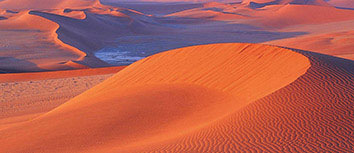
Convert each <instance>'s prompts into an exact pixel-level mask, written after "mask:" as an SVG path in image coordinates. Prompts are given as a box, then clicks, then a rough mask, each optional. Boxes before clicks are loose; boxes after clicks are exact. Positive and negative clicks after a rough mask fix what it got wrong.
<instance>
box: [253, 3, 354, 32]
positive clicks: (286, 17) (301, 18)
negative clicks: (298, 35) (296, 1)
mask: <svg viewBox="0 0 354 153" xmlns="http://www.w3.org/2000/svg"><path fill="white" fill-rule="evenodd" d="M274 8H275V9H276V10H275V11H274V10H272V9H274ZM267 9H269V10H265V11H262V12H261V13H259V14H258V15H259V16H262V19H259V20H256V21H255V24H259V23H260V24H262V26H265V27H269V28H283V27H287V26H294V25H302V24H323V23H331V22H339V21H348V20H353V19H354V13H353V11H351V10H343V9H336V8H334V7H323V6H313V5H284V6H274V7H269V8H267ZM299 10H301V11H299Z"/></svg>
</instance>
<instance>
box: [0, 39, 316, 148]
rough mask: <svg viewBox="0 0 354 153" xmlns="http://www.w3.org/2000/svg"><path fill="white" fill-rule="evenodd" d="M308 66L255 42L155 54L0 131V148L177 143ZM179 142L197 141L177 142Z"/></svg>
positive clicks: (294, 56)
mask: <svg viewBox="0 0 354 153" xmlns="http://www.w3.org/2000/svg"><path fill="white" fill-rule="evenodd" d="M309 67H310V61H309V60H308V58H306V57H305V56H303V55H301V54H299V53H295V52H293V51H290V50H288V49H283V48H278V47H272V46H266V45H257V44H215V45H202V46H195V47H187V48H182V49H177V50H172V51H168V52H164V53H160V54H156V55H153V56H151V57H148V58H146V59H143V60H140V61H138V62H136V63H134V64H132V65H130V66H128V67H127V68H125V69H123V70H122V71H120V72H118V73H117V74H116V75H114V76H113V77H112V78H110V79H108V80H106V81H105V82H103V83H101V84H100V85H98V86H96V87H94V88H92V89H90V90H88V91H86V92H85V93H83V94H81V95H79V96H77V97H75V98H73V99H71V100H69V101H68V102H66V103H65V104H63V105H61V106H59V107H57V108H55V109H54V110H52V111H50V112H48V113H45V114H43V115H41V116H39V117H37V118H35V119H33V120H30V121H28V122H25V123H22V124H18V125H14V126H12V127H9V128H5V129H3V130H1V131H0V133H1V135H3V137H1V138H0V142H1V143H0V144H1V148H2V149H3V151H5V152H25V151H27V150H31V151H37V152H91V151H97V152H117V151H118V152H121V151H134V150H136V151H139V150H140V149H143V150H149V149H153V150H155V149H154V148H151V147H154V146H155V145H157V144H168V143H170V142H171V143H172V144H178V143H174V142H177V140H179V139H182V138H189V137H190V136H193V135H194V134H196V133H198V132H200V131H204V130H205V129H210V128H212V127H213V125H214V124H216V123H218V122H220V121H223V120H225V119H226V118H229V117H232V116H233V114H235V113H237V112H239V111H240V110H243V109H244V108H245V106H248V105H250V104H252V102H254V101H256V100H258V99H261V98H262V97H265V96H267V95H269V94H271V93H273V92H275V91H277V90H279V89H281V88H283V87H286V86H287V85H289V84H290V83H292V82H293V81H295V80H296V79H297V78H298V77H300V76H301V75H303V74H305V73H306V71H307V69H308V68H309ZM167 72H168V73H167ZM225 126H226V125H225ZM215 130H216V131H220V132H222V131H223V130H225V129H224V128H220V129H215ZM53 131H55V132H53ZM24 133H26V134H24ZM216 133H217V132H216ZM18 135H24V136H22V137H20V138H19V137H16V136H18ZM198 137H200V138H208V135H201V136H198ZM38 138H40V139H38ZM259 141H262V140H259ZM195 143H198V141H195ZM209 143H211V142H209ZM219 143H222V142H219ZM224 144H225V145H231V144H232V141H231V142H229V143H224ZM19 146H20V147H19ZM183 148H184V149H187V150H188V149H193V148H194V147H193V146H190V144H188V143H181V149H183ZM157 149H158V148H157ZM174 149H177V148H174ZM206 149H207V148H206ZM221 149H222V148H221Z"/></svg>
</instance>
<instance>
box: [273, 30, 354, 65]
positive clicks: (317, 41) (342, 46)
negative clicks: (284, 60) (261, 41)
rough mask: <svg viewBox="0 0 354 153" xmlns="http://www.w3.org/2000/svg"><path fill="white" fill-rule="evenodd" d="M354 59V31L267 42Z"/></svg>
mask: <svg viewBox="0 0 354 153" xmlns="http://www.w3.org/2000/svg"><path fill="white" fill-rule="evenodd" d="M267 43H269V44H273V45H279V46H287V47H291V48H297V49H302V50H310V51H314V52H319V53H323V54H327V55H333V56H338V57H342V58H347V59H351V60H354V52H353V49H354V31H342V32H333V33H325V34H317V35H316V34H315V35H309V36H303V37H298V38H297V37H296V38H289V39H283V40H275V41H271V42H267Z"/></svg>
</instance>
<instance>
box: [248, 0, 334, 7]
mask: <svg viewBox="0 0 354 153" xmlns="http://www.w3.org/2000/svg"><path fill="white" fill-rule="evenodd" d="M252 3H253V4H252ZM242 4H245V5H248V6H251V7H252V5H255V6H256V5H259V4H261V6H262V7H263V6H266V5H286V4H296V5H318V6H330V5H329V4H328V3H326V2H325V1H324V0H244V1H242ZM262 4H263V5H262Z"/></svg>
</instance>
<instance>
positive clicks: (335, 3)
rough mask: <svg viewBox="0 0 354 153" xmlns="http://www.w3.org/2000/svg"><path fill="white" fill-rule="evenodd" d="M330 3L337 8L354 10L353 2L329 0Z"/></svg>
mask: <svg viewBox="0 0 354 153" xmlns="http://www.w3.org/2000/svg"><path fill="white" fill-rule="evenodd" d="M328 3H329V4H331V5H333V6H336V7H343V8H354V3H353V1H351V0H329V1H328Z"/></svg>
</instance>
